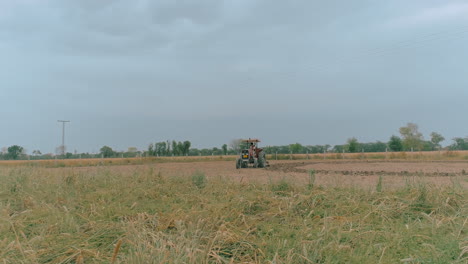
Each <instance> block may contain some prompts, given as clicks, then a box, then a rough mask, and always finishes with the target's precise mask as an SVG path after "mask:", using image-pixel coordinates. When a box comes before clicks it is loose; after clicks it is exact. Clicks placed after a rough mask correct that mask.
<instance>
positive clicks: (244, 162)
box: [236, 138, 269, 169]
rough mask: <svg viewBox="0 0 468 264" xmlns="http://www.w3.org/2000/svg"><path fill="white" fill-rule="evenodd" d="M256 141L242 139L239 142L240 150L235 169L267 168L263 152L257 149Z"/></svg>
mask: <svg viewBox="0 0 468 264" xmlns="http://www.w3.org/2000/svg"><path fill="white" fill-rule="evenodd" d="M258 142H260V140H258V139H250V138H249V139H243V140H241V143H242V149H241V152H240V156H239V157H238V158H237V160H236V169H240V168H248V167H253V168H265V167H267V166H269V164H268V162H267V160H266V157H265V152H264V151H263V149H262V148H259V147H258Z"/></svg>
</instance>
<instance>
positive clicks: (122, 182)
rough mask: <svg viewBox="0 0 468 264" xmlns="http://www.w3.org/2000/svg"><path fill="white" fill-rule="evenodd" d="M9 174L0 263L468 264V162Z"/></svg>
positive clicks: (185, 164) (3, 172) (2, 204)
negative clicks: (467, 263)
mask: <svg viewBox="0 0 468 264" xmlns="http://www.w3.org/2000/svg"><path fill="white" fill-rule="evenodd" d="M270 164H271V166H270V167H269V168H267V169H241V170H236V169H235V164H234V162H233V161H230V160H228V161H226V160H219V159H214V160H208V161H206V160H205V161H203V160H198V161H197V162H193V161H187V160H179V161H177V162H170V161H164V162H157V161H153V162H145V163H141V164H126V165H123V164H119V165H115V164H114V165H113V166H105V165H99V164H95V165H93V166H83V165H84V164H77V166H76V167H74V166H71V165H72V164H67V165H66V166H64V167H62V166H58V167H49V166H30V165H27V164H15V166H10V165H11V164H10V165H7V166H1V164H0V263H466V262H467V261H468V235H467V234H468V233H467V231H468V224H467V222H468V207H467V204H468V196H467V194H468V192H467V189H468V162H466V161H463V160H437V161H436V160H433V161H425V160H388V161H387V160H361V159H346V160H332V159H330V160H318V159H311V160H278V161H270Z"/></svg>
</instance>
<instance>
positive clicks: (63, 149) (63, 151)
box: [57, 120, 70, 155]
mask: <svg viewBox="0 0 468 264" xmlns="http://www.w3.org/2000/svg"><path fill="white" fill-rule="evenodd" d="M57 122H61V123H62V146H61V150H62V155H65V123H69V122H70V121H68V120H57Z"/></svg>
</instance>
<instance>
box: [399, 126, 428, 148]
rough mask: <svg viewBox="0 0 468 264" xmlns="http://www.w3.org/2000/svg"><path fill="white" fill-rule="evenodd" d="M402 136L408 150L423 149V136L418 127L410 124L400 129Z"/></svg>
mask: <svg viewBox="0 0 468 264" xmlns="http://www.w3.org/2000/svg"><path fill="white" fill-rule="evenodd" d="M400 134H401V136H402V137H403V146H404V147H405V148H406V149H407V150H413V149H414V150H421V149H422V147H423V135H422V133H420V132H419V130H418V125H416V124H414V123H408V124H407V125H406V126H404V127H400Z"/></svg>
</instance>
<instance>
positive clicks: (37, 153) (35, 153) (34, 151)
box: [32, 150, 42, 156]
mask: <svg viewBox="0 0 468 264" xmlns="http://www.w3.org/2000/svg"><path fill="white" fill-rule="evenodd" d="M32 154H33V155H34V156H40V155H42V153H41V151H40V150H33V152H32Z"/></svg>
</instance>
